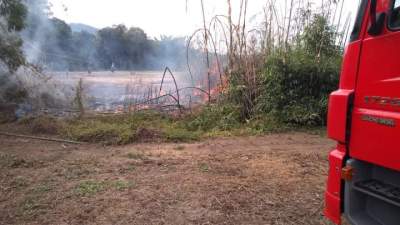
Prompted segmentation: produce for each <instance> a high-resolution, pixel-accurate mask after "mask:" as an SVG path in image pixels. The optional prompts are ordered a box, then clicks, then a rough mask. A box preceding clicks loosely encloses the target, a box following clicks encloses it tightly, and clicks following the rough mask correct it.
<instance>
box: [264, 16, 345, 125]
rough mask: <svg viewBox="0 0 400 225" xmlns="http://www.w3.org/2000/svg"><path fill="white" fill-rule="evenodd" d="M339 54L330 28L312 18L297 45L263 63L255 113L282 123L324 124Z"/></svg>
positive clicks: (335, 82)
mask: <svg viewBox="0 0 400 225" xmlns="http://www.w3.org/2000/svg"><path fill="white" fill-rule="evenodd" d="M340 54H341V52H340V51H339V50H338V49H337V47H336V45H335V34H334V32H333V28H332V27H329V26H328V25H327V21H326V20H325V19H324V18H322V17H320V16H316V17H315V18H314V20H313V22H312V23H311V25H310V26H309V27H306V29H305V32H304V34H303V35H302V36H300V37H299V42H298V44H297V45H294V46H292V48H291V49H290V50H289V51H288V52H287V53H286V54H275V55H273V56H271V57H270V58H269V59H268V60H267V62H266V64H265V68H264V72H263V74H262V80H263V88H262V94H261V95H260V96H259V97H258V99H257V103H258V111H259V112H262V113H266V114H268V115H270V116H273V117H274V118H276V119H277V120H278V121H281V122H284V123H290V124H294V125H325V124H326V119H325V118H326V113H327V111H326V110H327V102H328V95H329V93H330V92H332V91H333V90H335V89H336V88H337V85H338V81H339V70H340V63H341V55H340Z"/></svg>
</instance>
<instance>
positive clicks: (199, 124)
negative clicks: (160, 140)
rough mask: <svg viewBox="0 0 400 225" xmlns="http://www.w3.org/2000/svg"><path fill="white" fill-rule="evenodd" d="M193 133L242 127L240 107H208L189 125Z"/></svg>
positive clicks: (189, 122)
mask: <svg viewBox="0 0 400 225" xmlns="http://www.w3.org/2000/svg"><path fill="white" fill-rule="evenodd" d="M186 126H187V128H188V129H189V130H191V131H211V130H221V131H228V130H232V129H234V128H239V127H240V126H241V117H240V112H239V110H238V107H236V106H234V105H232V104H222V105H208V106H205V107H204V108H203V109H202V111H201V112H200V113H199V114H197V115H196V116H195V117H193V118H191V120H190V121H188V123H187V125H186Z"/></svg>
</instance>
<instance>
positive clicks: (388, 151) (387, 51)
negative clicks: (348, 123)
mask: <svg viewBox="0 0 400 225" xmlns="http://www.w3.org/2000/svg"><path fill="white" fill-rule="evenodd" d="M390 2H391V1H389V0H380V1H378V12H386V11H387V10H388V8H389V5H390V4H389V3H390ZM399 54H400V31H390V30H388V28H387V27H385V28H384V31H383V32H382V34H380V35H378V36H370V35H368V34H367V35H366V36H365V39H364V40H363V43H362V50H361V57H360V65H359V73H358V77H357V85H356V89H355V98H354V111H353V116H352V128H351V137H350V156H351V157H354V158H357V159H360V160H364V161H367V162H371V163H374V164H378V165H381V166H383V167H386V168H392V169H395V170H399V171H400V152H399V147H398V143H399V140H400V63H399ZM388 122H389V123H392V124H385V123H388Z"/></svg>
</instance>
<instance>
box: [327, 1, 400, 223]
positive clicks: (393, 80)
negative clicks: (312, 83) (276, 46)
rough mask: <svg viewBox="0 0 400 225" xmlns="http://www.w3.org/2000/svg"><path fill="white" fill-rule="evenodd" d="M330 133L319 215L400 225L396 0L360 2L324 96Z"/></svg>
mask: <svg viewBox="0 0 400 225" xmlns="http://www.w3.org/2000/svg"><path fill="white" fill-rule="evenodd" d="M351 1H355V0H351ZM328 136H329V137H330V138H331V139H334V140H336V141H337V147H336V149H334V150H333V151H332V152H331V153H330V155H329V176H328V182H327V188H326V193H325V198H326V200H325V211H324V214H325V216H326V217H328V218H329V219H330V220H332V221H333V222H334V223H336V224H341V218H342V214H344V216H345V218H346V220H347V221H348V222H349V223H350V224H353V225H375V224H376V225H400V0H361V2H360V6H359V10H358V14H357V17H356V21H355V25H354V30H353V31H352V33H351V38H350V42H349V44H348V46H347V47H346V50H345V54H344V59H343V65H342V71H341V79H340V85H339V90H337V91H335V92H333V93H332V94H331V96H330V98H329V112H328Z"/></svg>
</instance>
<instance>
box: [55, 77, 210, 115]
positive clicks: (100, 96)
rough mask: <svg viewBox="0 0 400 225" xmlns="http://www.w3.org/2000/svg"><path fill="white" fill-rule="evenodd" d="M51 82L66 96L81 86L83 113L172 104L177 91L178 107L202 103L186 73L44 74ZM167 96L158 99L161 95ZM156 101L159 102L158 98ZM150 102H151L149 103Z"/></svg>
mask: <svg viewBox="0 0 400 225" xmlns="http://www.w3.org/2000/svg"><path fill="white" fill-rule="evenodd" d="M48 75H49V76H50V77H51V78H52V82H53V83H54V84H55V85H57V86H59V87H61V89H62V90H63V91H64V92H65V93H68V92H70V94H69V95H70V96H74V95H76V88H77V86H78V85H79V82H81V89H82V93H81V95H82V98H83V101H84V102H83V103H84V106H85V108H86V109H87V110H90V111H94V112H122V111H129V110H131V111H132V110H135V109H133V106H136V109H137V108H143V107H150V106H151V105H168V104H171V105H172V104H174V103H176V102H174V97H175V98H177V96H178V95H177V91H179V95H180V104H182V105H186V106H188V105H189V104H196V103H203V102H204V101H205V100H206V99H207V98H206V96H204V93H201V92H200V93H199V91H198V90H197V91H196V90H195V89H193V88H192V87H201V86H202V84H201V81H199V82H191V81H190V76H189V75H188V74H187V73H183V72H176V71H171V72H170V71H169V70H168V71H115V72H111V71H96V72H90V71H87V72H48ZM71 90H72V92H71ZM169 94H170V95H171V96H165V97H160V96H164V95H169ZM159 97H160V98H159ZM151 99H154V100H151Z"/></svg>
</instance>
